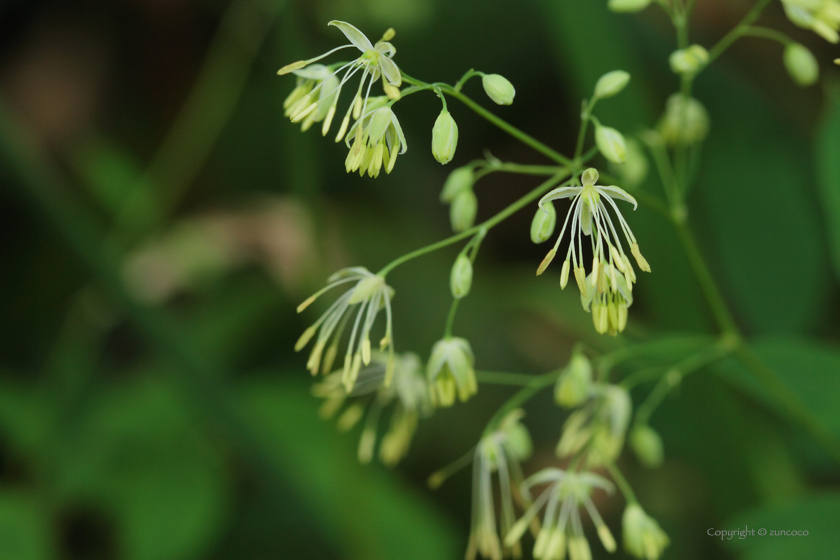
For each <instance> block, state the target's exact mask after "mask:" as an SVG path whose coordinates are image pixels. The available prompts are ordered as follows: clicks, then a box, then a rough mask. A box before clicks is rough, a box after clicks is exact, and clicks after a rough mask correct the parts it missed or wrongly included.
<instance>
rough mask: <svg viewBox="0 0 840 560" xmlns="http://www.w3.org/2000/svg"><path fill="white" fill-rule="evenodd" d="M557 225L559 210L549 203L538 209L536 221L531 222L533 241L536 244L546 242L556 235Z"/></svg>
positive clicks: (535, 216)
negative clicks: (555, 227) (555, 228)
mask: <svg viewBox="0 0 840 560" xmlns="http://www.w3.org/2000/svg"><path fill="white" fill-rule="evenodd" d="M555 225H557V210H555V209H554V205H553V204H552V203H551V202H550V201H549V202H547V203H545V204H544V205H543V206H541V207H539V208H537V212H536V214H534V219H533V220H532V221H531V241H533V242H534V243H536V244H540V243H543V242H545V241H546V240H547V239H548V238H549V237H551V234H553V233H554V226H555Z"/></svg>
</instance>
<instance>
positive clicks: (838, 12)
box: [782, 0, 840, 43]
mask: <svg viewBox="0 0 840 560" xmlns="http://www.w3.org/2000/svg"><path fill="white" fill-rule="evenodd" d="M782 5H783V6H784V7H785V13H786V14H787V17H788V19H789V20H790V21H792V22H793V23H795V24H796V25H798V26H799V27H804V28H805V29H810V30H811V31H813V32H814V33H816V34H818V35H820V36H821V37H822V38H823V39H825V40H826V41H829V42H831V43H838V42H840V34H838V31H840V0H782Z"/></svg>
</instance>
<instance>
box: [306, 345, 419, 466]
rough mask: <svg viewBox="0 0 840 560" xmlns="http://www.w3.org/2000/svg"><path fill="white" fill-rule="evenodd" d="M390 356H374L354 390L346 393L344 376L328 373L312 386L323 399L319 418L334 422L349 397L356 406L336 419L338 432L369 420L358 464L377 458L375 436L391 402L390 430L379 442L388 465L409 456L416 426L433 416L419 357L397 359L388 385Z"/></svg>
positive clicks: (408, 356) (361, 440) (347, 409)
mask: <svg viewBox="0 0 840 560" xmlns="http://www.w3.org/2000/svg"><path fill="white" fill-rule="evenodd" d="M388 361H389V356H388V355H386V354H384V353H381V352H374V353H373V356H372V358H371V362H370V365H368V366H364V367H362V368H361V370H360V371H359V377H358V379H357V380H356V384H355V386H354V387H353V390H352V391H351V392H349V393H348V392H347V389H346V388H345V386H344V383H343V381H342V377H343V372H340V371H336V372H334V373H330V374H329V375H327V377H326V378H325V379H324V380H323V381H322V382H321V383H317V384H315V385H314V386H313V388H312V393H313V394H314V395H315V396H316V397H321V398H323V399H325V400H324V404H323V405H322V406H321V410H320V413H321V416H322V417H323V418H324V419H329V418H332V417H333V416H334V415H335V414H336V413H338V411H339V410H340V409H341V408H342V407H343V406H344V404H345V403H346V402H347V401H348V399H351V398H353V399H354V402H353V403H352V404H350V405H349V406H347V407H346V408H345V409H344V411H343V412H342V413H341V415H340V416H339V418H338V428H339V429H340V430H342V431H346V430H349V429H351V428H352V427H353V426H354V425H355V424H356V423H357V422H358V421H359V420H361V419H362V417H364V418H365V422H364V428H363V430H362V437H361V439H360V440H359V461H360V462H362V463H368V462H370V460H371V459H372V458H373V453H374V448H375V446H376V433H377V428H378V426H379V420H380V417H381V415H382V412H383V411H384V410H385V409H386V408H387V407H389V406H390V405H392V404H393V411H392V412H391V419H390V424H389V428H388V430H387V431H386V432H385V435H384V436H383V437H382V439H381V441H380V443H379V459H380V461H382V462H383V463H384V464H386V465H388V466H393V465H396V464H397V463H398V462H399V461H400V460H401V459H402V458H403V457H405V455H406V454H407V453H408V449H409V447H410V445H411V440H412V438H413V437H414V432H415V431H416V430H417V423H418V421H419V419H420V418H425V417H427V416H429V415H430V414H431V412H432V405H431V402H430V400H429V388H428V385H427V383H426V379H425V377H424V376H423V372H422V367H421V364H420V358H419V357H418V356H417V355H416V354H411V353H407V354H402V355H398V356H396V359H395V362H394V373H393V376H394V377H393V382H392V383H391V384H390V385H387V386H386V385H384V382H385V375H386V372H387V370H388Z"/></svg>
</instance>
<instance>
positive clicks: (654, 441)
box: [630, 425, 664, 469]
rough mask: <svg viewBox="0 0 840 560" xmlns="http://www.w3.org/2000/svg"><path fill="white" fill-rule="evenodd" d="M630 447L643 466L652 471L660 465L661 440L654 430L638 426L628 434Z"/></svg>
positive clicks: (661, 455)
mask: <svg viewBox="0 0 840 560" xmlns="http://www.w3.org/2000/svg"><path fill="white" fill-rule="evenodd" d="M630 446H631V447H632V448H633V452H634V453H635V454H636V457H637V458H638V459H639V462H640V463H641V464H643V465H644V466H646V467H648V468H651V469H654V468H656V467H658V466H660V465H661V464H662V460H663V457H664V452H663V451H662V438H661V437H659V434H658V433H656V430H654V429H653V428H651V427H650V426H647V425H640V426H636V427H635V428H633V430H632V431H631V432H630Z"/></svg>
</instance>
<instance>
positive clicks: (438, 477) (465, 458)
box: [426, 446, 475, 488]
mask: <svg viewBox="0 0 840 560" xmlns="http://www.w3.org/2000/svg"><path fill="white" fill-rule="evenodd" d="M474 455H475V446H473V447H471V448H470V450H469V451H467V452H466V453H464V454H463V455H461V456H460V457H458V458H457V459H455V460H454V461H452V462H451V463H449V464H448V465H446V466H445V467H443V468H442V469H438V470H436V471H435V472H433V473H432V474H431V475H429V478H428V479H427V481H426V484H428V485H429V488H439V487H440V485H441V484H443V483H444V482H446V479H447V478H449V477H450V476H452V475H453V474H455V473H456V472H458V471H460V470H461V469H463V468H464V467H466V466H467V465H469V464H470V463H472V461H473V456H474Z"/></svg>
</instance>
